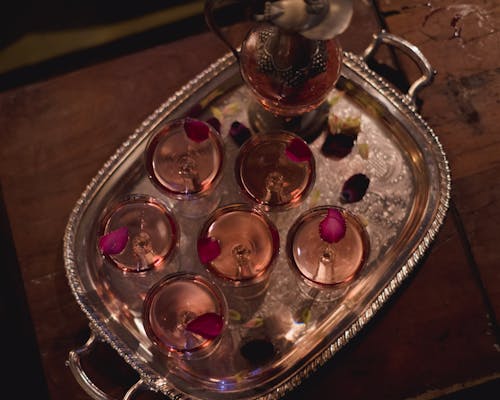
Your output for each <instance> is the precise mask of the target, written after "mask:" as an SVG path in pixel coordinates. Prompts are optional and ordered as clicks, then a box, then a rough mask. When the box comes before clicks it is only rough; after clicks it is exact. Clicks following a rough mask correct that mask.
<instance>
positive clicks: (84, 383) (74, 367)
mask: <svg viewBox="0 0 500 400" xmlns="http://www.w3.org/2000/svg"><path fill="white" fill-rule="evenodd" d="M99 340H100V339H99V337H98V336H97V334H96V333H95V332H94V330H93V329H90V336H89V338H88V340H87V342H86V343H85V344H84V345H83V346H82V347H80V348H78V349H76V350H71V351H70V352H69V356H68V360H67V361H66V365H67V366H68V367H69V369H70V370H71V372H72V373H73V376H74V377H75V379H76V381H77V382H78V384H79V385H80V386H81V387H82V389H83V390H84V391H85V392H86V393H87V394H88V395H89V396H90V397H92V398H93V399H95V400H116V399H115V398H114V397H112V396H110V395H108V394H107V393H105V392H103V391H102V390H101V389H99V388H98V387H97V386H96V385H95V384H94V383H93V382H92V380H91V379H90V378H89V376H88V375H87V374H86V373H85V371H84V370H83V367H82V363H81V357H82V356H85V355H87V354H88V353H90V352H91V351H92V349H93V348H94V346H95V345H96V343H97V342H98V341H99ZM146 389H148V388H147V385H146V384H145V383H144V382H143V380H142V379H139V380H138V381H137V382H136V383H135V384H134V385H132V386H131V387H130V389H129V390H128V391H127V393H125V395H124V396H123V399H122V400H131V399H133V396H134V395H135V393H137V392H138V391H140V390H146Z"/></svg>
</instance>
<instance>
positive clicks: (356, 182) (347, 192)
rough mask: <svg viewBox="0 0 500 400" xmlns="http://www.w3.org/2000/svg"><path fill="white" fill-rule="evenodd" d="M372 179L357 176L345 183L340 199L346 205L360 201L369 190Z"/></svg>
mask: <svg viewBox="0 0 500 400" xmlns="http://www.w3.org/2000/svg"><path fill="white" fill-rule="evenodd" d="M369 185H370V179H369V178H368V177H367V176H366V175H364V174H355V175H353V176H351V177H350V178H349V179H348V180H347V181H345V183H344V185H343V186H342V192H341V193H340V198H341V200H342V201H343V202H344V203H354V202H356V201H360V200H361V199H362V198H363V196H364V195H365V193H366V191H367V190H368V186H369Z"/></svg>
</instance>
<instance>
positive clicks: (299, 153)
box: [285, 138, 312, 162]
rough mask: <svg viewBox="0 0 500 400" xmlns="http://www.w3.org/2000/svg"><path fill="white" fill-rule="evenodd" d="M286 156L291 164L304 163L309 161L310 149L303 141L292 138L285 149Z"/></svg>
mask: <svg viewBox="0 0 500 400" xmlns="http://www.w3.org/2000/svg"><path fill="white" fill-rule="evenodd" d="M285 154H286V156H287V157H288V158H289V159H290V160H292V161H293V162H306V161H309V160H310V159H311V156H312V153H311V149H310V148H309V146H308V145H307V143H305V142H304V141H303V140H300V139H299V138H294V139H292V141H291V142H290V143H289V144H288V146H287V147H286V149H285Z"/></svg>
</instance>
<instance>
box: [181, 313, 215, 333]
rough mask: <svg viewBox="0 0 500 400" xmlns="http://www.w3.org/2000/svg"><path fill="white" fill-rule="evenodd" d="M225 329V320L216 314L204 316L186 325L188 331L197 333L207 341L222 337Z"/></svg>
mask: <svg viewBox="0 0 500 400" xmlns="http://www.w3.org/2000/svg"><path fill="white" fill-rule="evenodd" d="M223 327H224V319H223V318H222V317H221V316H220V315H219V314H216V313H213V312H209V313H206V314H202V315H200V316H198V317H196V318H195V319H193V320H192V321H191V322H189V323H188V324H187V325H186V330H187V331H189V332H193V333H196V334H197V335H200V336H202V337H203V338H205V339H214V338H216V337H217V336H219V335H220V333H221V332H222V328H223Z"/></svg>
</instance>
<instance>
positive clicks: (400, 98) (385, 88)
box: [63, 52, 451, 400]
mask: <svg viewBox="0 0 500 400" xmlns="http://www.w3.org/2000/svg"><path fill="white" fill-rule="evenodd" d="M234 62H235V58H234V56H233V55H232V53H227V54H226V55H224V56H223V57H221V58H220V59H218V60H217V61H216V62H214V63H213V64H211V65H210V66H209V67H208V68H207V69H205V70H204V71H202V72H201V73H200V74H198V75H197V76H196V77H195V78H193V79H192V80H191V81H189V82H188V83H187V84H185V85H184V86H182V87H181V88H180V89H179V90H178V91H176V92H175V93H174V94H173V95H172V96H171V97H170V98H168V99H167V101H166V102H164V103H163V104H161V105H160V106H159V107H158V108H157V109H156V110H155V111H154V112H153V113H152V114H151V115H150V116H149V117H147V118H146V119H145V120H144V121H143V122H142V123H141V125H140V126H139V127H138V128H137V129H136V130H135V131H134V132H133V134H131V135H130V136H129V137H128V138H127V139H126V141H125V142H123V143H122V145H121V146H120V147H119V148H118V149H117V150H116V152H115V153H114V154H113V155H112V156H111V157H110V158H109V159H108V161H107V162H106V163H105V164H104V165H103V166H102V168H101V169H100V170H99V171H98V173H97V174H96V175H95V176H94V178H93V179H92V180H91V182H90V183H89V184H88V185H87V186H86V188H85V189H84V191H83V193H82V194H81V196H80V198H79V199H78V201H77V202H76V204H75V206H74V208H73V210H72V212H71V214H70V217H69V220H68V223H67V226H66V229H65V233H64V239H63V255H64V267H65V271H66V276H67V279H68V283H69V286H70V288H71V290H72V293H73V295H74V297H75V299H76V301H77V303H78V305H79V306H80V308H81V309H82V311H83V312H84V314H85V315H86V316H87V318H88V319H89V321H90V327H91V330H92V331H93V332H95V333H96V334H97V335H98V338H99V339H101V340H104V341H105V342H107V343H108V344H109V345H110V346H111V347H112V348H113V349H114V350H115V351H116V352H117V353H118V354H119V355H120V356H121V357H122V358H123V359H124V360H125V361H126V362H127V363H128V364H129V365H130V366H131V367H132V368H134V370H135V371H137V372H138V374H139V376H140V381H139V382H138V384H139V383H140V384H142V385H146V386H147V387H148V389H150V390H153V391H157V392H158V391H159V392H161V393H163V394H164V395H166V396H168V397H171V398H175V399H188V398H190V397H189V395H186V394H185V393H183V392H181V391H179V390H178V389H177V388H174V387H173V386H172V385H171V384H170V383H169V382H168V380H167V379H166V378H163V377H158V376H157V374H155V373H154V372H152V371H150V370H149V368H148V366H147V365H145V364H144V362H142V361H141V360H139V359H138V357H137V356H136V355H135V354H134V352H133V351H131V350H130V349H129V348H127V346H124V345H123V343H122V341H121V339H120V338H119V337H117V336H116V335H115V334H114V333H113V332H111V331H110V330H109V329H108V328H107V327H106V324H104V323H103V322H102V321H100V320H99V318H98V317H97V316H96V315H95V313H94V311H93V309H92V307H91V305H90V304H89V301H88V299H87V297H86V293H87V291H86V289H85V288H84V287H83V285H82V282H81V279H80V277H79V275H78V272H77V265H76V259H75V251H74V246H75V243H74V238H75V234H76V230H77V226H78V222H79V220H80V219H81V218H82V215H83V213H84V211H85V208H86V205H87V204H88V203H89V202H90V201H91V198H92V195H93V193H94V191H95V190H96V189H97V188H99V187H100V186H101V185H102V184H103V183H104V182H105V181H106V180H107V179H108V178H109V177H110V176H111V175H112V173H113V171H114V169H115V167H116V166H117V164H118V163H119V162H120V160H121V159H122V158H123V157H125V156H126V154H127V152H128V151H129V150H130V149H131V148H132V147H133V145H134V144H135V143H136V142H138V141H139V140H140V139H141V137H142V136H143V135H144V134H146V132H147V131H148V129H149V128H150V127H151V126H153V125H154V124H155V123H156V122H159V121H160V120H161V119H164V118H165V117H166V116H168V114H169V113H171V112H173V111H174V110H175V109H176V108H177V107H178V106H180V105H181V104H182V103H183V102H184V101H185V100H186V99H187V98H189V96H191V95H192V94H193V93H195V92H196V91H197V90H198V89H199V88H200V87H202V86H203V85H205V84H207V83H208V82H209V81H210V80H211V79H213V78H214V77H216V76H217V75H218V74H219V73H221V72H223V71H224V70H225V69H226V68H228V67H230V66H231V65H232V64H234ZM343 64H344V68H345V67H348V68H349V69H350V70H352V71H353V72H354V73H356V74H358V75H360V76H361V77H362V78H363V80H364V82H365V83H368V84H369V85H371V86H372V87H373V88H375V90H376V91H377V92H378V93H379V94H380V95H381V96H382V97H384V98H385V99H386V100H388V101H389V102H390V103H391V104H392V105H393V106H395V107H396V108H397V109H398V110H399V111H401V112H402V113H403V115H404V116H405V117H407V118H408V119H410V120H411V122H413V123H415V124H416V125H417V126H418V127H419V128H421V132H422V133H423V134H424V135H425V136H427V139H428V140H429V143H431V144H432V145H433V146H434V147H435V150H436V155H437V157H438V158H437V160H436V161H437V164H438V169H439V180H440V181H439V187H440V198H439V204H438V206H437V210H436V213H435V216H434V218H433V220H432V223H431V224H430V228H429V229H428V231H427V232H426V233H425V234H424V235H423V236H422V237H421V239H420V242H419V245H418V247H417V248H416V249H415V251H414V252H413V254H411V256H410V257H408V260H407V261H406V262H405V263H404V264H403V265H401V267H400V268H399V270H398V272H397V273H396V274H395V275H394V277H393V278H392V279H391V280H390V281H388V282H387V284H386V285H385V287H384V288H383V290H381V292H380V293H379V294H378V296H377V297H376V298H375V299H374V300H373V301H372V302H371V303H370V304H369V305H368V306H367V307H366V308H365V310H364V312H362V313H361V314H360V315H359V316H358V318H357V319H356V320H355V321H354V322H353V323H352V324H351V325H350V327H349V328H348V329H346V330H345V331H344V332H343V334H342V335H340V336H339V337H338V338H337V339H336V340H334V341H333V342H332V343H330V345H329V346H328V347H327V348H326V349H325V350H323V351H322V352H321V353H319V354H318V355H317V356H316V357H315V358H314V359H313V360H312V361H311V362H309V363H307V364H305V365H304V366H302V367H301V368H300V369H298V370H297V371H296V372H295V373H294V374H292V375H290V376H289V377H288V378H287V379H286V380H284V381H283V382H281V383H280V384H279V385H278V386H275V387H274V388H272V390H271V391H269V392H268V393H266V394H264V395H262V396H259V397H257V398H258V399H261V400H264V399H266V400H271V399H279V398H281V397H282V396H284V395H285V394H286V393H288V392H290V391H292V390H293V389H294V388H296V387H297V386H299V385H300V384H301V383H302V382H303V380H304V379H306V378H307V377H309V376H310V375H311V374H312V373H313V372H314V371H316V370H317V369H318V368H319V367H320V366H322V365H323V364H324V363H325V362H327V361H328V360H330V359H331V358H332V357H333V356H334V355H335V354H336V353H337V352H338V351H339V350H340V349H341V348H342V347H344V346H345V345H346V344H347V343H348V342H349V341H350V340H351V339H353V338H354V337H355V336H356V334H357V333H358V332H359V331H360V330H361V329H362V328H363V327H364V326H365V325H367V323H368V322H369V321H370V320H371V319H372V318H373V317H374V315H375V314H376V313H377V312H378V311H379V310H380V309H381V308H382V307H383V306H384V305H385V304H386V303H387V302H388V300H389V298H390V297H391V296H392V295H393V294H394V293H395V292H396V291H397V290H398V289H399V287H400V286H401V285H402V283H403V282H404V281H405V280H406V279H407V278H408V277H409V276H410V275H411V273H412V272H413V271H414V270H415V268H416V266H417V265H418V263H419V261H420V260H421V259H422V257H423V256H424V254H425V253H426V251H427V250H428V249H429V248H430V246H431V244H432V242H433V240H434V239H435V237H436V235H437V234H438V232H439V230H440V228H441V226H442V224H443V222H444V219H445V217H446V213H447V211H448V207H449V202H450V193H451V176H450V169H449V165H448V161H447V159H446V155H445V152H444V150H443V147H442V145H441V143H440V142H439V139H438V137H437V135H436V134H435V133H434V132H433V130H432V129H431V128H430V126H429V125H428V124H427V123H426V121H425V120H424V119H423V118H422V116H420V115H419V114H418V113H417V112H416V110H415V107H414V104H413V103H412V98H411V96H410V95H408V94H402V93H401V92H399V91H397V90H396V89H395V88H394V87H393V86H391V85H390V84H389V83H388V82H387V81H386V80H385V79H384V78H382V77H381V76H379V75H378V74H376V73H375V72H374V71H372V70H371V69H370V68H369V67H368V65H367V64H366V62H365V60H364V58H362V57H360V56H357V55H354V54H352V53H350V52H344V61H343ZM135 386H137V384H136V385H134V386H133V387H132V388H134V387H135Z"/></svg>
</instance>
